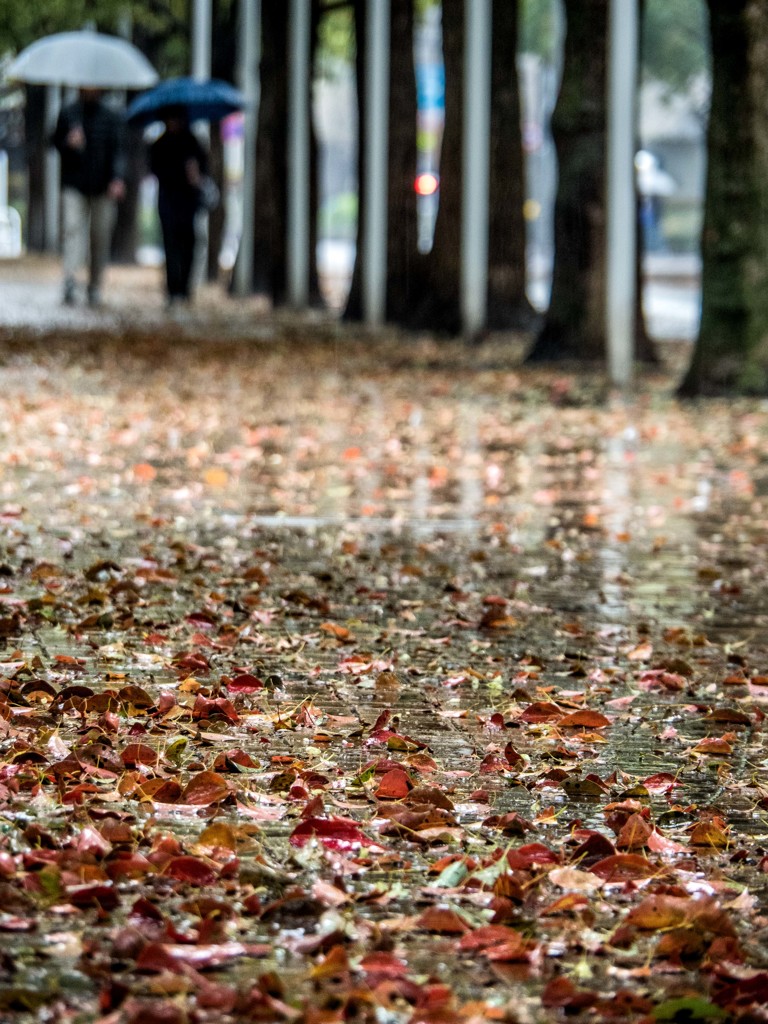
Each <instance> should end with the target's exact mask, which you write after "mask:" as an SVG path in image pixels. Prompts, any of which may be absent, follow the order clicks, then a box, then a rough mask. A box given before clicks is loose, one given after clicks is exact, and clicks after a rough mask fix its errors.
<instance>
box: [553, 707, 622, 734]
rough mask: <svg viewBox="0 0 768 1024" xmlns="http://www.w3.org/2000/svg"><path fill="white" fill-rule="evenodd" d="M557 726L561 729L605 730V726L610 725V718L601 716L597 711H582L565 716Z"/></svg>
mask: <svg viewBox="0 0 768 1024" xmlns="http://www.w3.org/2000/svg"><path fill="white" fill-rule="evenodd" d="M557 724H558V725H559V726H560V728H561V729H577V728H585V729H605V728H606V726H608V725H611V724H612V723H611V720H610V718H606V717H605V715H601V714H600V712H599V711H588V710H586V709H584V710H582V711H573V712H571V714H570V715H565V717H564V718H561V719H560V721H559V722H558V723H557Z"/></svg>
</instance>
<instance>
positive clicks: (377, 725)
mask: <svg viewBox="0 0 768 1024" xmlns="http://www.w3.org/2000/svg"><path fill="white" fill-rule="evenodd" d="M391 717H392V712H391V711H390V710H389V709H388V708H387V709H385V710H384V711H382V712H381V714H380V715H379V717H378V718H377V719H376V721H375V722H374V723H373V725H372V726H371V732H372V733H374V732H378V731H379V730H380V729H384V728H385V727H386V726H387V724H388V722H389V720H390V718H391Z"/></svg>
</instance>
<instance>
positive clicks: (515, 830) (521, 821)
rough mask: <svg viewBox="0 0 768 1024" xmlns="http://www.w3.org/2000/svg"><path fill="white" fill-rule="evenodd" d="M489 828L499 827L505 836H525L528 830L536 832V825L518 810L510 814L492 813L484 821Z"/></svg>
mask: <svg viewBox="0 0 768 1024" xmlns="http://www.w3.org/2000/svg"><path fill="white" fill-rule="evenodd" d="M483 825H486V826H487V827H488V828H497V829H499V830H500V831H501V832H503V833H504V835H505V836H523V835H525V833H526V832H536V826H535V825H532V824H531V823H530V821H526V819H525V818H523V817H521V815H519V814H518V813H517V811H510V812H509V813H508V814H492V815H491V816H490V818H486V819H485V820H484V821H483Z"/></svg>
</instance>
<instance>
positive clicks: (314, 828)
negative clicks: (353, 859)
mask: <svg viewBox="0 0 768 1024" xmlns="http://www.w3.org/2000/svg"><path fill="white" fill-rule="evenodd" d="M310 839H317V840H319V841H320V842H321V843H322V844H323V846H327V847H328V848H329V849H334V850H351V849H355V848H356V847H359V846H371V845H372V844H371V842H370V840H369V839H368V838H367V837H366V835H365V834H364V833H363V832H361V831H360V829H359V827H358V824H357V822H356V821H353V820H352V819H351V818H305V819H304V820H303V821H301V822H299V824H298V825H297V826H296V828H295V829H294V830H293V832H291V835H290V839H289V842H290V844H291V846H304V845H305V844H306V843H308V842H309V840H310Z"/></svg>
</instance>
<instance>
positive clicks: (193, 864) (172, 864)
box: [163, 856, 219, 885]
mask: <svg viewBox="0 0 768 1024" xmlns="http://www.w3.org/2000/svg"><path fill="white" fill-rule="evenodd" d="M163 874H164V875H170V877H171V878H176V879H178V881H180V882H189V883H190V884H191V885H213V883H214V882H215V881H216V879H217V878H218V877H219V876H218V872H217V871H215V870H214V869H213V867H212V866H211V865H210V864H209V863H208V862H207V861H204V860H201V859H200V858H199V857H188V856H182V857H174V858H173V859H172V860H170V861H168V863H167V864H166V866H165V869H164V870H163Z"/></svg>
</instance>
